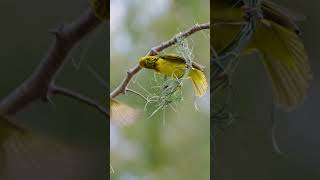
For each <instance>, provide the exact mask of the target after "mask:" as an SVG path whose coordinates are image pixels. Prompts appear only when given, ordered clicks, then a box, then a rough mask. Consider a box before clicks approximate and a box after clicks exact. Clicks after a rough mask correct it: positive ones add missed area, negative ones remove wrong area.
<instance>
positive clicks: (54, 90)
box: [49, 85, 109, 118]
mask: <svg viewBox="0 0 320 180" xmlns="http://www.w3.org/2000/svg"><path fill="white" fill-rule="evenodd" d="M49 93H50V94H53V95H63V96H66V97H69V98H72V99H74V100H76V101H78V102H81V103H84V104H87V105H88V106H91V107H93V108H95V109H97V110H98V111H99V112H100V113H102V114H103V115H105V116H106V117H107V118H109V111H107V107H106V108H104V107H103V106H101V105H100V104H98V103H97V102H96V101H95V100H93V99H91V98H89V97H86V96H84V95H82V94H81V93H78V92H75V91H73V90H70V89H67V88H64V87H60V86H56V85H50V87H49Z"/></svg>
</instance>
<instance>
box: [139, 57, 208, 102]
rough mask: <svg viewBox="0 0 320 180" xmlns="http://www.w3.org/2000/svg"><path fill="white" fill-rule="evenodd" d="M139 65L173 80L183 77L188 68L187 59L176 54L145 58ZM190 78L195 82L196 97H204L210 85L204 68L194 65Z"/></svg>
mask: <svg viewBox="0 0 320 180" xmlns="http://www.w3.org/2000/svg"><path fill="white" fill-rule="evenodd" d="M139 64H140V66H141V67H143V68H147V69H153V70H155V71H156V72H158V73H160V74H163V75H166V76H169V77H173V78H180V77H182V76H183V75H184V73H185V71H186V68H187V64H186V61H185V59H184V58H182V57H180V56H177V55H175V54H167V55H160V56H144V57H142V58H141V59H140V62H139ZM188 78H191V80H192V82H193V86H194V89H195V92H196V95H197V96H203V95H204V94H205V92H206V90H207V87H208V84H207V80H206V77H205V75H204V73H203V69H202V66H201V65H199V64H196V63H193V64H192V67H191V69H190V72H189V75H188Z"/></svg>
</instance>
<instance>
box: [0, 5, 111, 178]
mask: <svg viewBox="0 0 320 180" xmlns="http://www.w3.org/2000/svg"><path fill="white" fill-rule="evenodd" d="M88 5H89V3H88V1H87V0H80V1H79V0H77V1H75V0H71V1H64V0H57V1H41V0H30V1H17V0H1V1H0V21H1V28H0V39H1V41H0V59H1V61H0V72H1V73H0V74H1V77H0V82H1V88H0V99H1V98H3V97H4V96H6V95H7V94H8V93H9V92H10V91H12V90H13V89H14V88H15V87H16V86H18V85H19V84H20V83H22V82H23V80H24V79H26V78H27V77H28V76H29V75H30V74H31V73H32V71H33V70H34V69H35V67H36V66H37V65H38V64H39V62H40V60H41V58H42V57H43V56H44V54H45V53H46V51H47V49H48V47H49V45H50V43H51V42H52V41H53V38H54V37H53V36H52V35H51V34H49V33H48V30H49V29H51V28H55V27H57V26H58V25H60V24H63V23H67V22H70V21H72V20H73V19H75V18H77V17H79V16H80V14H81V13H83V11H84V10H85V9H86V8H87V7H88ZM108 29H109V26H108V23H107V22H106V23H104V24H103V25H101V27H99V29H98V30H97V31H95V32H93V33H92V34H91V35H90V36H88V37H86V38H85V39H84V40H83V41H82V42H81V43H80V45H79V46H77V47H75V49H74V50H73V51H72V53H71V55H70V56H69V58H68V59H69V61H68V62H67V63H66V64H64V68H63V69H62V71H61V72H60V73H59V75H58V77H57V81H56V83H57V84H58V85H62V86H65V87H67V88H70V89H73V90H75V91H78V92H81V93H83V94H86V95H88V96H90V97H92V98H94V99H97V101H99V102H101V103H106V102H105V97H106V96H107V95H108V93H107V89H106V84H104V83H100V82H99V81H98V80H97V78H96V77H95V76H94V75H93V73H91V72H90V71H91V70H92V69H93V70H94V71H95V72H96V73H98V74H100V76H101V77H103V78H104V79H107V77H108V71H107V64H108V59H109V39H108V37H109V35H108V33H109V30H108ZM89 69H91V70H89ZM52 101H53V102H52V103H49V104H45V103H42V102H36V103H33V104H31V105H30V106H29V107H28V108H26V109H25V110H24V111H23V112H20V113H19V114H18V116H17V119H18V120H17V124H19V125H24V126H26V127H27V128H28V129H30V130H32V132H37V133H42V134H45V135H46V136H49V137H50V138H52V139H55V142H59V143H61V144H64V145H63V147H64V148H63V151H66V152H65V153H63V155H62V154H61V152H52V151H51V150H49V149H48V151H47V152H48V154H47V156H48V157H52V158H54V159H56V160H57V161H59V163H58V164H56V165H52V164H49V163H51V162H50V161H45V160H43V161H42V160H41V159H40V160H39V159H38V158H39V157H40V155H38V154H35V153H34V154H33V155H32V156H30V158H32V159H33V160H35V161H38V160H39V161H40V162H47V164H38V165H37V166H40V167H39V168H37V169H32V168H30V170H31V171H32V173H31V175H30V177H23V179H39V178H32V177H39V176H36V175H37V174H41V173H42V174H44V173H47V171H46V170H45V169H46V168H47V169H48V168H49V167H51V166H55V167H52V168H57V170H56V171H54V170H52V171H51V173H49V172H48V173H47V174H46V178H40V179H77V180H78V179H83V180H86V179H90V180H91V179H107V174H108V171H109V165H108V163H106V162H107V161H106V159H107V154H108V140H107V137H108V133H107V132H108V129H107V127H108V125H107V121H106V118H105V116H103V115H101V114H99V113H98V112H97V111H96V110H95V109H93V108H91V107H88V106H86V105H83V104H80V103H78V102H75V101H74V100H71V99H69V98H65V97H61V96H59V97H58V96H57V97H53V99H52ZM39 146H41V145H39ZM32 148H34V149H36V147H32ZM41 148H42V153H46V150H45V148H46V147H41ZM47 148H50V146H48V147H47ZM15 150H17V151H20V150H21V151H24V150H25V149H24V148H23V147H22V148H21V149H15ZM49 151H50V152H51V153H50V154H49ZM9 161H10V160H9ZM71 161H73V165H71V164H72V163H71ZM28 166H30V167H32V165H31V164H30V165H28ZM41 168H42V170H45V171H43V172H41V171H42V170H41ZM60 170H69V173H70V174H69V175H70V176H65V175H64V174H62V173H61V172H60ZM15 173H16V174H19V173H20V171H19V169H18V168H17V170H16V172H15ZM33 175H34V176H33ZM67 177H68V178H67Z"/></svg>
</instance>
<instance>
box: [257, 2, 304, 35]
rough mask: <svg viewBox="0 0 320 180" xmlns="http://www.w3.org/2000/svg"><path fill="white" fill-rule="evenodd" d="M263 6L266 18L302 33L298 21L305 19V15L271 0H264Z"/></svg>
mask: <svg viewBox="0 0 320 180" xmlns="http://www.w3.org/2000/svg"><path fill="white" fill-rule="evenodd" d="M261 8H262V11H263V16H264V18H265V19H268V20H271V21H273V22H276V23H278V24H279V25H282V26H284V27H286V28H288V29H290V30H292V31H294V32H296V33H298V34H299V33H300V29H299V27H298V25H297V22H299V21H303V20H305V16H303V15H301V14H297V13H294V12H292V11H290V10H288V9H287V8H285V7H283V6H281V5H279V4H276V3H274V2H272V1H269V0H263V1H262V7H261Z"/></svg>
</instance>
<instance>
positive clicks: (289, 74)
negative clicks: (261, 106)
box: [210, 0, 312, 111]
mask: <svg viewBox="0 0 320 180" xmlns="http://www.w3.org/2000/svg"><path fill="white" fill-rule="evenodd" d="M260 7H261V10H262V14H261V17H260V19H258V22H257V26H256V29H255V31H254V33H253V36H252V38H251V40H250V42H249V44H248V45H247V47H246V48H245V49H244V51H243V52H242V53H243V54H248V53H252V52H259V53H260V54H261V55H262V57H263V63H264V66H265V68H266V71H267V73H268V75H269V78H270V79H271V82H272V88H273V92H274V93H273V94H274V99H275V101H276V104H277V105H278V106H279V107H281V108H282V109H284V110H287V111H290V110H293V109H294V108H295V107H296V106H297V105H298V104H300V103H301V102H302V101H303V99H304V98H305V96H306V94H307V89H308V87H309V84H310V80H311V79H312V72H311V69H310V65H309V62H308V57H307V53H306V51H305V48H304V45H303V43H302V41H301V39H300V30H299V28H298V26H297V24H296V22H297V21H301V20H303V16H301V15H296V14H293V13H292V12H289V10H287V9H286V8H284V7H282V6H279V5H278V4H276V3H273V2H271V1H269V0H261V6H260ZM254 10H255V9H248V8H246V7H244V3H243V1H241V0H213V1H211V24H212V29H211V31H212V32H213V33H212V36H211V40H210V41H211V46H212V47H213V48H214V50H215V51H216V52H218V53H219V52H220V51H221V50H222V49H224V48H225V47H226V46H227V45H228V44H229V43H230V42H231V41H232V40H233V38H234V37H235V36H236V35H237V34H238V33H239V31H240V28H241V23H239V22H243V21H244V20H245V17H246V16H248V15H249V14H250V13H252V11H254Z"/></svg>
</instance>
